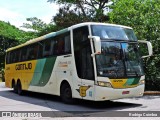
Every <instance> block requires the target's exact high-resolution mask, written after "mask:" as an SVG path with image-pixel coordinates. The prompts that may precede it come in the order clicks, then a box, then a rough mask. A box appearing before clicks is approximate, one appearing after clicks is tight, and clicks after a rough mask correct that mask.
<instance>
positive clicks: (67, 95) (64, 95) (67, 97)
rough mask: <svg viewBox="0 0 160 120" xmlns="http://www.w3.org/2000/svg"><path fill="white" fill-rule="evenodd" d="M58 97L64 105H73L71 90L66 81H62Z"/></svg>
mask: <svg viewBox="0 0 160 120" xmlns="http://www.w3.org/2000/svg"><path fill="white" fill-rule="evenodd" d="M60 96H61V99H62V101H63V102H64V103H66V104H71V103H73V98H72V89H71V86H70V84H69V83H68V82H67V81H66V80H63V81H62V83H61V86H60Z"/></svg>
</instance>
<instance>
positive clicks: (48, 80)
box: [28, 57, 57, 94]
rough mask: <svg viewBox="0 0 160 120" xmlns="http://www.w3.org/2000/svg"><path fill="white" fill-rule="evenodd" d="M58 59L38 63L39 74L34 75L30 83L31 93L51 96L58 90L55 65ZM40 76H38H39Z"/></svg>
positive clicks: (46, 59)
mask: <svg viewBox="0 0 160 120" xmlns="http://www.w3.org/2000/svg"><path fill="white" fill-rule="evenodd" d="M56 59H57V57H49V58H45V59H41V60H39V61H38V62H37V65H36V69H35V70H37V71H38V69H39V68H40V70H39V73H34V75H33V78H32V80H31V81H30V86H29V89H28V90H29V91H35V92H41V93H47V94H51V93H53V91H54V90H55V89H56V86H57V85H56V75H55V71H54V68H55V63H56ZM37 74H38V75H37Z"/></svg>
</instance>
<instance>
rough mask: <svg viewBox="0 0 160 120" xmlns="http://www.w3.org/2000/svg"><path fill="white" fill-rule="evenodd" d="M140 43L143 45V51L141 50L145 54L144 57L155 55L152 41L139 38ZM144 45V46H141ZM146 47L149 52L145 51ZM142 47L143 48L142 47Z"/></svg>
mask: <svg viewBox="0 0 160 120" xmlns="http://www.w3.org/2000/svg"><path fill="white" fill-rule="evenodd" d="M138 42H139V43H140V44H139V45H140V47H143V48H142V49H143V51H142V50H141V52H142V54H143V55H144V56H142V58H146V57H150V56H152V55H153V48H152V44H151V42H149V41H145V40H139V41H138ZM142 44H143V45H142ZM141 45H142V46H141ZM145 48H147V50H146V51H147V53H146V52H144V51H145ZM140 49H141V48H140Z"/></svg>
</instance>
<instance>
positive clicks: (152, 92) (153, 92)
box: [144, 91, 160, 95]
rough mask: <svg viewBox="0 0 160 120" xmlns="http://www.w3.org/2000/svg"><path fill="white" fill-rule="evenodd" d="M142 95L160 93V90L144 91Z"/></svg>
mask: <svg viewBox="0 0 160 120" xmlns="http://www.w3.org/2000/svg"><path fill="white" fill-rule="evenodd" d="M144 95H160V91H145V92H144Z"/></svg>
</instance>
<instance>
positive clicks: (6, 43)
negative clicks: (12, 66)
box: [0, 21, 35, 70]
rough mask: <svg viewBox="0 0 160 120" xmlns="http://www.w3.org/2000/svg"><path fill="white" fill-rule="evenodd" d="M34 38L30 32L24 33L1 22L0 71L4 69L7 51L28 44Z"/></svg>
mask: <svg viewBox="0 0 160 120" xmlns="http://www.w3.org/2000/svg"><path fill="white" fill-rule="evenodd" d="M34 37H35V36H34V35H33V34H32V33H30V32H24V31H22V30H19V29H18V28H16V27H15V26H13V25H11V24H10V23H6V22H3V21H0V70H1V69H3V68H4V62H5V51H6V49H8V48H10V47H13V46H16V45H18V44H21V43H23V42H26V41H27V40H29V39H32V38H34Z"/></svg>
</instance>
